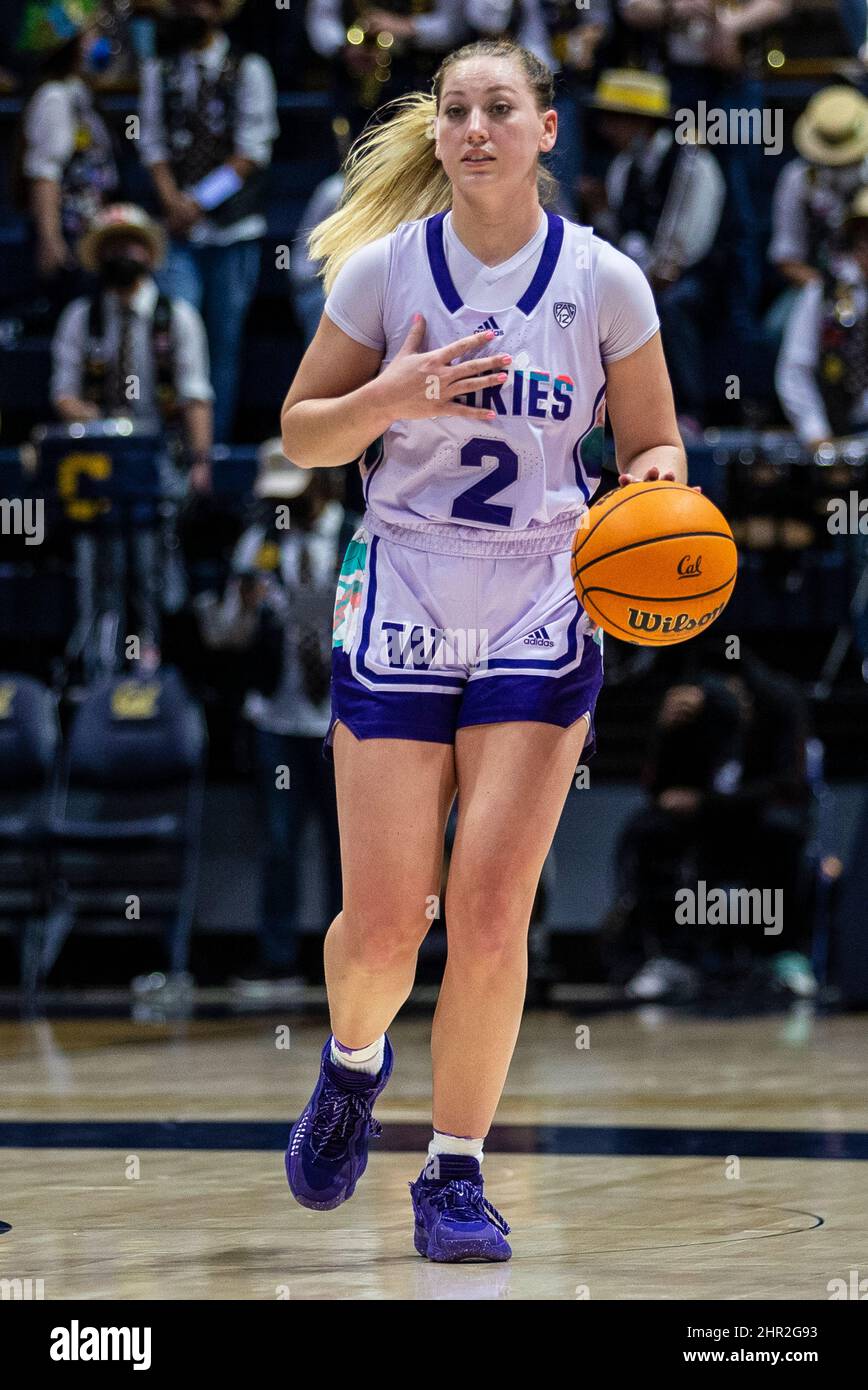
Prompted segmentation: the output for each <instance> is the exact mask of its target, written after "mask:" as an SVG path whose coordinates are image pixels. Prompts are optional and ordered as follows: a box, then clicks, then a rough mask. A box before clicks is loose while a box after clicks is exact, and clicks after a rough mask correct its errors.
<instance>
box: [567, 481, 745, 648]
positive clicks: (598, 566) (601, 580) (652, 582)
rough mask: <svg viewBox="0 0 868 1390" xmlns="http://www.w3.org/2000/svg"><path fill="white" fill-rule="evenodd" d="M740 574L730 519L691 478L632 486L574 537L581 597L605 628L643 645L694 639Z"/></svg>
mask: <svg viewBox="0 0 868 1390" xmlns="http://www.w3.org/2000/svg"><path fill="white" fill-rule="evenodd" d="M737 572H738V553H737V551H736V548H735V541H734V540H733V537H732V531H731V530H730V526H729V522H728V521H727V520H726V517H725V516H724V515H723V513H722V512H720V511H719V510H718V508H717V507H716V506H715V505H714V503H713V502H710V501H709V500H708V498H707V497H704V496H703V495H702V494H701V493H699V492H694V490H693V489H692V488H690V487H688V486H687V484H686V483H674V482H663V481H658V480H655V481H652V482H644V483H630V484H629V486H628V487H626V488H618V489H617V490H616V491H614V492H610V493H607V495H606V496H605V497H604V498H603V499H602V501H601V502H598V503H596V505H595V506H593V507H591V509H590V511H588V512H587V513H586V515H585V517H584V518H583V524H582V525H581V526H580V527H579V529H578V531H577V532H576V536H575V540H574V541H573V558H572V575H573V583H574V584H575V586H576V594H577V595H578V599H579V602H580V603H581V605H582V607H583V608H584V609H585V611H586V612H587V614H588V616H589V617H590V618H592V619H593V621H594V622H595V623H597V624H598V625H599V626H600V627H601V628H602V629H603V631H604V632H608V633H609V634H610V635H611V636H612V637H619V638H621V640H622V641H625V642H633V643H635V644H637V645H638V646H642V647H666V646H670V645H672V644H673V643H675V642H686V641H687V640H688V639H689V638H690V637H695V636H696V634H697V633H698V632H702V631H703V630H704V629H705V628H707V627H708V626H709V624H711V623H713V622H714V621H715V619H716V618H718V617H719V616H720V614H721V613H722V612H723V610H724V608H725V607H726V605H727V603H728V602H729V597H730V594H731V593H732V590H733V587H734V585H735V579H736V574H737Z"/></svg>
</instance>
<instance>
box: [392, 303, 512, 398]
mask: <svg viewBox="0 0 868 1390" xmlns="http://www.w3.org/2000/svg"><path fill="white" fill-rule="evenodd" d="M424 336H425V319H424V318H423V316H422V315H421V314H419V315H417V317H416V319H415V320H414V322H413V325H412V327H411V328H410V331H409V333H408V334H407V336H406V338H405V339H404V341H403V343H402V344H401V346H400V348H399V349H398V351H397V353H396V354H395V356H394V357H393V358H392V361H391V362H390V363H389V365H388V367H387V368H386V370H385V371H384V372H382V373H381V374H380V376H379V377H378V378H377V387H378V389H379V394H380V399H381V400H382V403H383V408H384V410H385V412H386V413H387V414H388V415H389V416H390V418H391V419H393V420H436V419H438V418H439V417H441V416H446V415H463V416H464V417H465V418H466V419H468V420H491V419H492V418H493V417H494V416H495V415H496V414H497V412H496V411H495V410H490V409H483V408H482V407H480V406H472V405H464V404H463V403H461V402H459V401H457V400H456V399H455V397H456V396H463V395H464V394H465V393H467V392H469V391H478V390H480V389H481V388H482V387H484V386H499V385H501V384H502V383H503V382H504V381H506V378H507V372H506V370H505V368H506V367H508V365H509V363H510V362H511V361H512V358H511V357H510V356H508V355H506V356H504V355H503V354H498V355H497V356H494V357H474V358H472V359H471V360H470V361H469V362H458V363H455V364H454V365H451V364H452V363H453V359H454V358H456V357H462V356H463V355H464V354H465V353H468V352H473V351H474V350H475V349H478V348H479V347H481V346H482V344H483V343H486V342H489V341H490V339H491V337H492V333H491V330H490V329H487V328H486V329H482V330H481V331H480V332H478V333H470V334H468V336H467V337H466V338H458V339H456V341H455V342H454V343H448V344H447V345H446V347H442V348H434V349H433V350H431V351H429V352H420V351H419V347H420V344H421V343H422V341H423V339H424Z"/></svg>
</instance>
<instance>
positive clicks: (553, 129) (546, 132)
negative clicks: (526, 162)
mask: <svg viewBox="0 0 868 1390" xmlns="http://www.w3.org/2000/svg"><path fill="white" fill-rule="evenodd" d="M557 138H558V113H557V111H556V110H555V109H554V107H552V108H551V110H550V111H545V112H544V113H543V134H542V137H541V138H540V142H539V151H540V154H548V152H549V150H551V149H554V146H555V141H556V140H557Z"/></svg>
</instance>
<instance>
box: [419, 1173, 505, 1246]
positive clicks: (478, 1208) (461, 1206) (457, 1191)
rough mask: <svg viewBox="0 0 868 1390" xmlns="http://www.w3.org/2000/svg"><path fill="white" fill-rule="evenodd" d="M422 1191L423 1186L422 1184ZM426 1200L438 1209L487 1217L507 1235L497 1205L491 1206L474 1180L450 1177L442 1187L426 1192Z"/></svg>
mask: <svg viewBox="0 0 868 1390" xmlns="http://www.w3.org/2000/svg"><path fill="white" fill-rule="evenodd" d="M422 1190H423V1192H424V1190H425V1187H424V1185H423V1188H422ZM426 1196H427V1199H428V1201H429V1202H430V1203H431V1205H432V1207H437V1209H438V1210H440V1211H458V1210H463V1211H469V1212H470V1213H472V1215H473V1216H474V1217H477V1218H478V1217H482V1218H483V1220H484V1219H485V1218H486V1217H488V1218H490V1219H491V1221H493V1222H494V1225H495V1226H497V1227H498V1229H499V1230H501V1231H503V1234H504V1235H509V1226H508V1224H507V1222H506V1221H505V1220H504V1218H503V1217H502V1216H501V1214H500V1212H499V1211H498V1210H497V1207H495V1206H492V1204H491V1202H489V1200H488V1198H487V1197H484V1196H483V1195H482V1189H481V1187H479V1186H478V1184H477V1183H475V1182H470V1181H469V1179H467V1178H452V1179H451V1180H450V1181H449V1182H447V1183H444V1184H443V1186H442V1187H436V1188H435V1190H434V1191H433V1192H432V1193H431V1194H430V1195H429V1194H427V1193H426Z"/></svg>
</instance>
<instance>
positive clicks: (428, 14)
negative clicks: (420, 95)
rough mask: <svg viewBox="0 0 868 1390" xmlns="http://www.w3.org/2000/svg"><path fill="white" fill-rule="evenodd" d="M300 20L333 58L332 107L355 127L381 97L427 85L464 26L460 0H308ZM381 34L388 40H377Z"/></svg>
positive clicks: (316, 43) (319, 50)
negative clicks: (379, 0)
mask: <svg viewBox="0 0 868 1390" xmlns="http://www.w3.org/2000/svg"><path fill="white" fill-rule="evenodd" d="M305 25H306V28H307V37H308V40H309V42H310V46H311V48H312V49H313V50H314V52H315V53H318V54H319V56H320V57H321V58H325V59H327V60H328V61H329V62H331V64H332V80H333V83H334V89H333V99H334V105H335V110H336V111H337V112H338V113H339V114H340V115H342V116H345V117H346V118H347V120H349V122H350V125H351V127H352V128H353V129H354V130H355V129H360V128H361V126H362V125H364V122H365V120H366V119H367V117H368V116H369V115H370V114H371V112H372V111H373V110H374V109H375V108H376V107H378V106H382V104H383V103H384V102H386V101H390V100H391V99H392V98H393V97H397V96H402V95H404V93H406V92H412V91H417V90H418V89H419V88H420V87H423V88H424V87H427V86H429V85H430V81H431V78H432V77H433V75H434V70H435V68H436V67H437V63H438V61H439V59H440V58H441V57H442V56H443V54H444V53H445V52H446V51H447V50H448V49H450V48H455V47H456V46H457V45H458V44H459V43H460V42H461V41H462V39H463V37H464V34H465V32H466V26H465V22H464V17H463V5H462V0H416V3H412V4H411V3H408V0H394V3H393V4H391V5H388V6H383V8H382V9H379V8H376V7H374V6H367V5H365V4H362V3H360V0H347V3H346V4H344V3H342V0H308V3H307V7H306V9H305ZM381 34H382V35H383V36H386V35H391V40H392V41H391V42H390V43H378V36H379V35H381ZM351 35H352V38H351V37H350V36H351Z"/></svg>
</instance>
